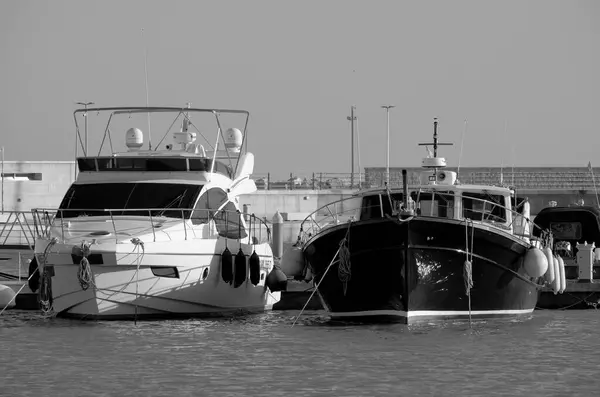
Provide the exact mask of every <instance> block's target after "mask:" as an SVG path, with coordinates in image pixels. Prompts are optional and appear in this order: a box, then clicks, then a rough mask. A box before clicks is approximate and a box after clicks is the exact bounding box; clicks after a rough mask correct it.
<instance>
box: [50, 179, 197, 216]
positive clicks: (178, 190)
mask: <svg viewBox="0 0 600 397" xmlns="http://www.w3.org/2000/svg"><path fill="white" fill-rule="evenodd" d="M201 189H202V186H201V185H191V184H179V183H148V182H146V183H141V182H137V183H131V182H123V183H94V184H73V185H71V187H70V188H69V190H68V191H67V193H66V195H65V197H64V198H63V200H62V202H61V204H60V207H59V208H60V209H61V210H67V211H61V215H62V216H63V217H64V218H72V217H78V216H102V215H113V216H119V215H139V216H149V215H150V214H151V215H152V216H165V217H169V218H181V217H182V210H184V211H183V216H185V217H187V215H188V214H189V210H190V209H191V207H192V203H193V202H194V200H195V198H196V197H197V195H198V193H199V192H200V190H201ZM128 209H129V211H127V210H128ZM150 209H151V211H150ZM107 210H111V211H110V212H109V211H107ZM186 210H187V211H186Z"/></svg>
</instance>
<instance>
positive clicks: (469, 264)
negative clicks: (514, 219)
mask: <svg viewBox="0 0 600 397" xmlns="http://www.w3.org/2000/svg"><path fill="white" fill-rule="evenodd" d="M469 224H470V225H471V248H470V250H469ZM474 236H475V226H474V225H473V221H472V220H471V219H469V218H465V257H466V258H465V262H464V264H463V279H464V282H465V294H466V295H467V299H468V301H469V327H471V288H473V241H474Z"/></svg>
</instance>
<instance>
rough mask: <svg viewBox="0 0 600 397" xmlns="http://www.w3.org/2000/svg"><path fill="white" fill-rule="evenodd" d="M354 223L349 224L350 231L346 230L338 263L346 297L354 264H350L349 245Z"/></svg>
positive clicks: (339, 276) (339, 275)
mask: <svg viewBox="0 0 600 397" xmlns="http://www.w3.org/2000/svg"><path fill="white" fill-rule="evenodd" d="M351 224H352V222H348V230H346V236H345V237H344V238H343V239H342V241H341V242H340V250H339V253H340V254H339V256H340V261H339V263H338V278H339V280H340V281H341V282H342V285H343V286H344V296H346V291H347V290H348V281H350V278H351V277H352V264H351V263H350V249H349V248H348V244H350V225H351Z"/></svg>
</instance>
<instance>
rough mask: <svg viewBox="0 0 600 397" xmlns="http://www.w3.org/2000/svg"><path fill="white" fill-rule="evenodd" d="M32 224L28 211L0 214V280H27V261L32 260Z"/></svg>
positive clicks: (33, 227)
mask: <svg viewBox="0 0 600 397" xmlns="http://www.w3.org/2000/svg"><path fill="white" fill-rule="evenodd" d="M34 229H35V226H34V222H33V217H32V216H31V212H29V211H27V212H26V211H4V212H2V213H0V251H1V253H0V279H8V280H22V279H27V274H28V270H27V268H28V266H27V264H28V259H29V260H30V259H31V258H33V248H34V245H35V233H34Z"/></svg>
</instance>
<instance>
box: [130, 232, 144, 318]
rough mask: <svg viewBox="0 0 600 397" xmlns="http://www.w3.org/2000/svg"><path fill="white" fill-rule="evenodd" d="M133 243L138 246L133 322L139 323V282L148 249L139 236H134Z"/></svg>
mask: <svg viewBox="0 0 600 397" xmlns="http://www.w3.org/2000/svg"><path fill="white" fill-rule="evenodd" d="M131 243H132V244H134V245H135V246H136V247H137V254H138V256H137V267H136V270H135V276H136V280H135V300H134V302H135V313H134V316H133V323H134V324H137V312H138V305H137V299H138V294H139V290H138V288H139V283H140V264H141V263H142V258H143V257H144V255H145V253H146V250H145V249H144V242H143V241H142V240H140V239H139V238H138V237H134V238H132V239H131ZM140 247H141V248H142V254H141V255H140Z"/></svg>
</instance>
